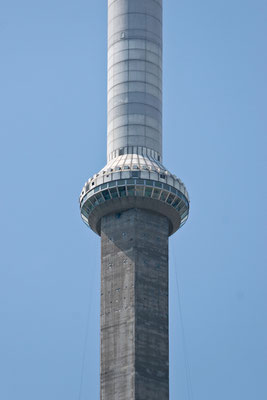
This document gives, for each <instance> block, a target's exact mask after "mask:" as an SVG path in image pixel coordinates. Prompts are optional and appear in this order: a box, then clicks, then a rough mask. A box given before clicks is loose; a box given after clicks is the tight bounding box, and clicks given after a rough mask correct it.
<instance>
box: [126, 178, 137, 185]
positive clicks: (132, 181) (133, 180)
mask: <svg viewBox="0 0 267 400" xmlns="http://www.w3.org/2000/svg"><path fill="white" fill-rule="evenodd" d="M126 184H127V185H129V184H132V185H134V184H135V179H127V181H126Z"/></svg>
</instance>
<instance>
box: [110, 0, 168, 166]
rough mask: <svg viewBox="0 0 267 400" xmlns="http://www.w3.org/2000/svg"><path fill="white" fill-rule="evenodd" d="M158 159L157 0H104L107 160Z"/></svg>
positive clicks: (159, 18) (159, 42)
mask: <svg viewBox="0 0 267 400" xmlns="http://www.w3.org/2000/svg"><path fill="white" fill-rule="evenodd" d="M123 154H139V155H143V156H146V155H149V156H152V157H153V158H155V159H156V160H158V161H161V157H162V0H108V137H107V159H108V161H110V160H112V159H113V158H116V157H118V156H119V155H123Z"/></svg>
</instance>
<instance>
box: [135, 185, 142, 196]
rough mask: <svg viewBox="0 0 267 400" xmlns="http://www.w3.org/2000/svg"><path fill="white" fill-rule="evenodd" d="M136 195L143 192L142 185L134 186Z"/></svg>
mask: <svg viewBox="0 0 267 400" xmlns="http://www.w3.org/2000/svg"><path fill="white" fill-rule="evenodd" d="M135 190H136V196H143V193H144V186H136V188H135Z"/></svg>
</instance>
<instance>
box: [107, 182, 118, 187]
mask: <svg viewBox="0 0 267 400" xmlns="http://www.w3.org/2000/svg"><path fill="white" fill-rule="evenodd" d="M114 186H116V181H113V182H109V184H108V187H114Z"/></svg>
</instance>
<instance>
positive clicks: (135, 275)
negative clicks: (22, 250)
mask: <svg viewBox="0 0 267 400" xmlns="http://www.w3.org/2000/svg"><path fill="white" fill-rule="evenodd" d="M107 97H108V99H107V100H108V116H107V164H106V166H105V167H104V168H103V169H102V170H101V171H99V172H98V173H97V174H95V175H93V176H92V177H91V178H90V179H89V180H88V181H87V182H86V183H85V186H84V187H83V189H82V192H81V195H80V209H81V217H82V219H83V221H84V222H85V223H86V224H87V225H88V226H89V227H90V228H91V229H92V230H93V231H94V232H95V233H97V234H98V235H99V236H100V237H101V374H100V375H101V377H100V379H101V384H100V398H101V400H168V399H169V317H168V315H169V313H168V238H169V236H170V235H172V234H173V233H175V232H176V231H177V230H178V229H179V228H180V227H181V226H182V225H183V224H184V223H185V222H186V220H187V218H188V213H189V197H188V193H187V191H186V188H185V186H184V184H183V183H182V182H181V180H180V179H179V178H177V176H176V175H174V174H173V173H171V172H170V171H169V170H168V169H167V168H166V167H165V166H164V165H163V161H162V0H108V90H107Z"/></svg>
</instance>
